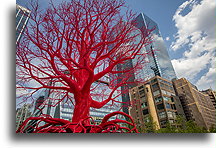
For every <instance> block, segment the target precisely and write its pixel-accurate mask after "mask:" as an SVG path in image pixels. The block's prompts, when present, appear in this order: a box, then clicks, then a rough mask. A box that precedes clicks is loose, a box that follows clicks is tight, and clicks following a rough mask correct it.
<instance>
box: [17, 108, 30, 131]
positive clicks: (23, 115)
mask: <svg viewBox="0 0 216 148" xmlns="http://www.w3.org/2000/svg"><path fill="white" fill-rule="evenodd" d="M31 108H32V104H24V105H23V106H22V107H21V108H17V110H16V130H17V129H18V128H19V127H20V125H22V123H23V122H24V121H25V120H26V119H27V118H28V117H30V116H31V115H32V112H31V111H30V109H31Z"/></svg>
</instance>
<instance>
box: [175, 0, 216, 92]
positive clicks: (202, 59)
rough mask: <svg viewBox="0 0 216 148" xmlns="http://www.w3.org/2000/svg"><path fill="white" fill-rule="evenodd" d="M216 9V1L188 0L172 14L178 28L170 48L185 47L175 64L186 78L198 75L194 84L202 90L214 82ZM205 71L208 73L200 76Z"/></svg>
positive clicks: (190, 78) (178, 71) (181, 75)
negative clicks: (199, 0)
mask: <svg viewBox="0 0 216 148" xmlns="http://www.w3.org/2000/svg"><path fill="white" fill-rule="evenodd" d="M215 8H216V2H215V0H202V1H201V2H200V3H198V1H195V0H188V1H186V2H184V3H183V4H182V5H181V6H179V8H178V9H177V11H176V13H175V15H174V16H173V21H174V22H175V26H176V28H177V29H178V31H177V33H176V34H175V41H174V42H172V44H171V49H172V50H173V51H174V52H175V51H176V50H180V49H181V50H184V52H183V55H182V58H179V59H173V60H172V63H173V66H174V68H175V70H176V73H177V76H178V77H186V78H187V79H189V80H191V81H192V82H195V80H194V78H195V77H199V80H198V81H197V82H195V85H197V86H198V88H200V89H207V88H208V87H209V86H214V84H213V83H215V78H213V74H214V73H215V72H216V68H215V66H214V64H213V63H215V49H216V45H215V43H216V38H215V33H216V31H215V27H216V22H215V20H214V18H215ZM185 12H187V13H186V14H185V15H183V13H185ZM203 70H205V71H207V72H206V73H205V74H204V75H202V76H200V75H199V73H200V72H201V71H203ZM214 89H215V88H214Z"/></svg>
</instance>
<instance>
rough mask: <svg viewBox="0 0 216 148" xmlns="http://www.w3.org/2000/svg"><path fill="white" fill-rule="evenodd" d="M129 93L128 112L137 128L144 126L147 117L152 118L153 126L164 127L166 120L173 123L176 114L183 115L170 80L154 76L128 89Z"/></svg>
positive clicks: (147, 120)
mask: <svg viewBox="0 0 216 148" xmlns="http://www.w3.org/2000/svg"><path fill="white" fill-rule="evenodd" d="M129 93H130V102H131V106H130V107H129V114H130V115H131V116H132V117H133V119H134V120H135V122H136V123H137V126H138V128H145V123H147V122H149V117H151V118H152V121H153V123H154V124H155V128H156V129H160V128H163V127H166V124H167V123H168V122H169V123H171V124H174V121H175V119H176V115H178V114H181V115H183V116H184V112H183V108H182V106H181V104H180V101H178V97H177V96H176V95H175V91H174V88H173V84H172V82H171V81H168V80H166V79H163V78H161V77H159V76H155V77H153V78H151V79H150V80H148V81H147V82H146V83H143V84H140V85H138V86H136V87H134V88H132V89H130V91H129Z"/></svg>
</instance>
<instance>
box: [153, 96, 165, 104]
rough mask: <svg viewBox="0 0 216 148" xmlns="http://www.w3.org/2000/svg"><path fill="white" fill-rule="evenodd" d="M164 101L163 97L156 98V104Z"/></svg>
mask: <svg viewBox="0 0 216 148" xmlns="http://www.w3.org/2000/svg"><path fill="white" fill-rule="evenodd" d="M162 100H163V98H162V97H157V98H155V102H156V103H158V102H161V101H162Z"/></svg>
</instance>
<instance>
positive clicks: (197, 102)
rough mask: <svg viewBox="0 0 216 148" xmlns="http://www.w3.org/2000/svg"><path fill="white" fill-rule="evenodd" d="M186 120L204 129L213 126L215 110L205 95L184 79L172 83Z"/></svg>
mask: <svg viewBox="0 0 216 148" xmlns="http://www.w3.org/2000/svg"><path fill="white" fill-rule="evenodd" d="M173 84H174V88H175V90H176V94H177V95H178V96H179V99H180V101H181V103H182V106H183V109H184V113H185V116H186V119H187V120H193V121H195V123H196V124H197V125H199V126H202V127H205V128H206V129H209V128H211V127H212V126H215V123H216V120H215V115H216V114H215V108H214V106H213V103H212V102H211V99H210V96H209V95H208V94H207V93H204V92H201V91H199V90H198V89H197V88H196V86H194V85H193V84H191V83H190V82H189V81H188V80H186V79H185V78H181V79H178V80H175V81H173Z"/></svg>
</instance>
